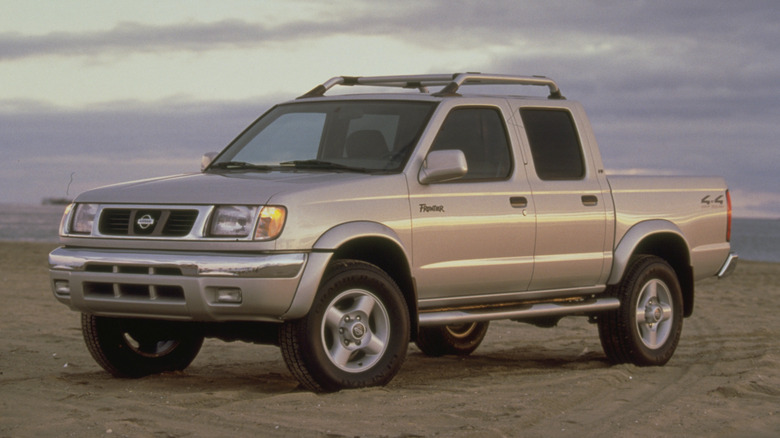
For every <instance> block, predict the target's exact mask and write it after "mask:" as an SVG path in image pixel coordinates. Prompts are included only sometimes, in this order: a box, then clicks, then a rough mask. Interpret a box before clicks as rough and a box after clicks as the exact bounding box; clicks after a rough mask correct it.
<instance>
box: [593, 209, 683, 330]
mask: <svg viewBox="0 0 780 438" xmlns="http://www.w3.org/2000/svg"><path fill="white" fill-rule="evenodd" d="M690 254H691V251H690V246H689V245H688V242H687V241H686V240H685V237H684V236H683V233H682V231H681V230H680V229H679V228H678V227H677V226H676V225H674V224H673V223H671V222H669V221H665V220H653V221H645V222H641V223H639V224H637V225H635V226H634V227H632V228H631V229H630V230H629V231H628V232H627V233H626V234H625V235H624V236H623V238H622V239H621V241H620V243H619V244H618V246H617V249H616V250H615V257H614V259H613V262H612V274H611V275H610V278H609V281H608V282H607V283H608V284H609V285H616V284H618V283H620V281H621V280H622V279H623V276H624V275H625V271H626V268H627V266H628V265H629V262H630V261H631V260H632V259H633V258H634V257H636V256H639V255H652V256H656V257H660V258H661V259H663V260H665V261H666V262H667V263H669V265H670V266H671V267H672V269H674V271H675V273H676V274H677V278H678V281H679V283H680V289H681V292H682V298H683V316H685V317H688V316H691V314H692V313H693V302H694V285H693V283H694V282H693V268H692V267H691V256H690Z"/></svg>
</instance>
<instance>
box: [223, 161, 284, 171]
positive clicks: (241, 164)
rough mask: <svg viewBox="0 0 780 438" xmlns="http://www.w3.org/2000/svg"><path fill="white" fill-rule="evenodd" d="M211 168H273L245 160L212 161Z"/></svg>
mask: <svg viewBox="0 0 780 438" xmlns="http://www.w3.org/2000/svg"><path fill="white" fill-rule="evenodd" d="M211 169H228V170H230V169H249V170H273V167H272V166H268V165H266V164H252V163H247V162H246V161H223V162H221V163H214V164H212V165H211V166H209V170H211Z"/></svg>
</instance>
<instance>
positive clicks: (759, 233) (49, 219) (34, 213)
mask: <svg viewBox="0 0 780 438" xmlns="http://www.w3.org/2000/svg"><path fill="white" fill-rule="evenodd" d="M64 209H65V206H63V205H23V204H0V240H5V241H9V240H10V241H28V242H56V241H57V232H58V228H59V224H60V218H61V217H62V212H63V211H64ZM731 247H732V249H733V250H734V251H736V252H737V254H739V257H740V259H742V260H753V261H761V262H779V263H780V219H744V218H735V219H734V223H733V224H732V233H731Z"/></svg>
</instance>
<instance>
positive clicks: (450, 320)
mask: <svg viewBox="0 0 780 438" xmlns="http://www.w3.org/2000/svg"><path fill="white" fill-rule="evenodd" d="M618 307H620V301H619V300H618V299H617V298H611V297H610V298H607V297H605V298H598V299H591V300H585V301H575V302H559V303H538V304H527V305H521V306H516V307H500V308H496V307H493V308H488V309H464V310H445V311H441V312H425V313H421V314H420V325H421V326H430V325H448V324H462V323H466V322H476V321H492V320H496V319H519V320H522V319H532V318H543V317H548V316H566V315H590V314H593V313H597V312H604V311H607V310H614V309H617V308H618Z"/></svg>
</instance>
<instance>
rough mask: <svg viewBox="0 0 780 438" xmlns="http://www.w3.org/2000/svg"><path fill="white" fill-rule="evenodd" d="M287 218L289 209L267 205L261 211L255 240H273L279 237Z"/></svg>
mask: <svg viewBox="0 0 780 438" xmlns="http://www.w3.org/2000/svg"><path fill="white" fill-rule="evenodd" d="M286 218H287V209H285V208H284V207H274V206H270V205H266V206H265V207H263V208H261V209H260V218H259V219H258V221H257V228H256V229H255V240H271V239H276V238H277V237H279V234H281V232H282V228H284V221H285V219H286Z"/></svg>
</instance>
